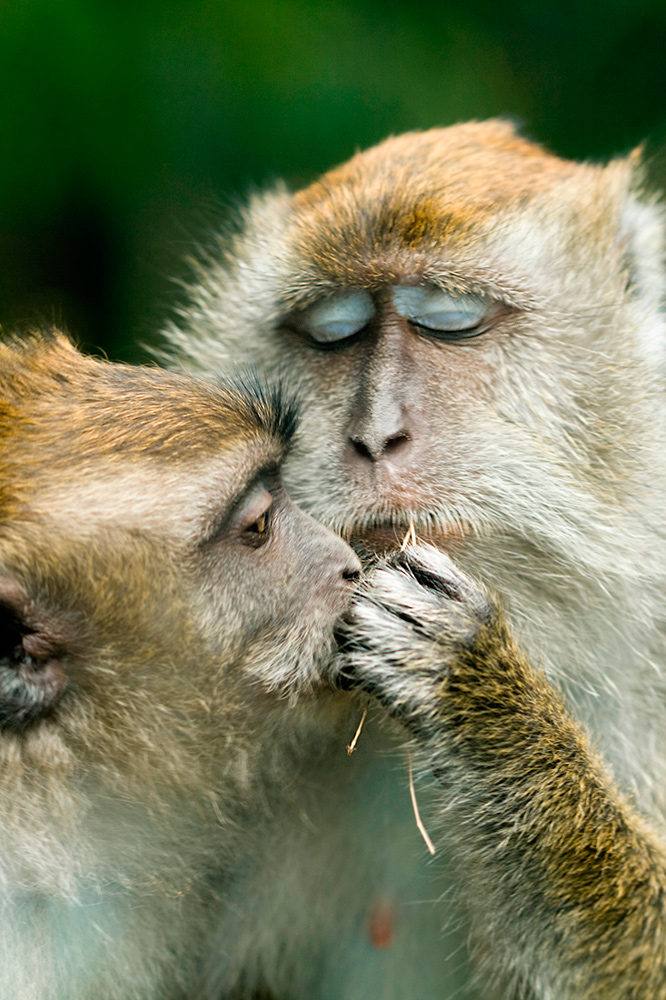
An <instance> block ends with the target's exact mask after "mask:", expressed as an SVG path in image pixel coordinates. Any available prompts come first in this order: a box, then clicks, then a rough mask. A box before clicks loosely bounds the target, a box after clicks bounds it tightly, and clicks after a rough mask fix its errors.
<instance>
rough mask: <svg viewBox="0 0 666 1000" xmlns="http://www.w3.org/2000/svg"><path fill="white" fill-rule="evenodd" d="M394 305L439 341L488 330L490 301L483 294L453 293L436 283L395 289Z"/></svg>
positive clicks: (462, 338) (465, 337)
mask: <svg viewBox="0 0 666 1000" xmlns="http://www.w3.org/2000/svg"><path fill="white" fill-rule="evenodd" d="M393 304H394V306H395V308H396V312H398V313H399V314H400V315H401V316H404V318H405V319H407V320H409V322H410V323H413V324H414V326H416V327H418V328H419V330H422V331H423V332H424V333H426V334H427V335H428V336H431V337H434V338H435V339H437V340H469V339H471V338H472V337H477V336H478V335H479V334H480V333H483V332H484V330H485V329H486V327H485V325H483V321H484V319H486V317H487V316H488V314H489V312H490V311H491V303H490V302H489V301H488V300H487V299H485V298H484V297H483V296H480V295H472V294H462V295H453V294H452V293H450V292H446V291H444V289H443V288H438V287H437V286H436V285H418V286H416V287H412V286H402V285H396V286H395V287H394V288H393Z"/></svg>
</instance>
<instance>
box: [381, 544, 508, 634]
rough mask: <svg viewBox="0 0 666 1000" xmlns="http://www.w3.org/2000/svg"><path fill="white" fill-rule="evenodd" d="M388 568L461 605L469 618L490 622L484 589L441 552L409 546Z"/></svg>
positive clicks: (491, 604)
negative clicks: (393, 568) (408, 574)
mask: <svg viewBox="0 0 666 1000" xmlns="http://www.w3.org/2000/svg"><path fill="white" fill-rule="evenodd" d="M391 565H393V566H396V567H397V568H404V569H406V570H408V571H409V572H410V573H411V575H412V576H413V577H414V579H415V580H416V581H417V582H418V583H419V584H421V586H422V587H424V588H428V589H430V590H432V591H434V592H435V593H436V594H439V595H441V596H442V597H443V598H445V599H447V600H450V601H455V602H457V603H458V604H460V605H462V606H463V607H464V608H465V609H466V611H467V612H468V613H469V614H470V616H471V617H475V618H477V619H478V620H479V621H480V622H483V623H484V624H486V625H488V624H490V623H491V621H492V619H493V617H494V611H495V608H494V602H493V601H492V599H491V597H490V595H489V594H488V592H487V590H486V589H485V587H484V586H483V585H482V584H480V583H479V582H478V581H477V580H474V579H473V578H472V577H471V576H468V574H467V573H465V572H464V571H463V570H462V569H460V567H459V566H457V565H456V563H455V562H454V561H453V559H451V557H450V556H449V555H447V553H446V552H443V551H442V550H441V549H437V548H435V546H433V545H425V544H418V545H408V546H406V547H405V548H404V549H403V550H402V551H400V552H399V553H397V554H396V555H395V556H394V557H393V558H392V559H391Z"/></svg>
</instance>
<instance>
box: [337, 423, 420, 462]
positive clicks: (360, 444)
mask: <svg viewBox="0 0 666 1000" xmlns="http://www.w3.org/2000/svg"><path fill="white" fill-rule="evenodd" d="M411 444H412V437H411V435H410V433H409V432H408V431H407V430H400V431H397V432H396V433H394V434H391V435H390V436H388V437H386V436H383V435H381V436H377V437H374V436H373V435H370V434H368V435H359V436H356V437H350V438H349V445H350V452H351V457H352V459H353V460H354V461H357V462H361V463H366V462H369V463H371V464H376V463H378V462H382V461H388V460H390V461H392V462H401V461H403V460H405V459H406V458H407V457H408V455H409V453H410V451H411Z"/></svg>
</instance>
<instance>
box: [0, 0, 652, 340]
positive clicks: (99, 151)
mask: <svg viewBox="0 0 666 1000" xmlns="http://www.w3.org/2000/svg"><path fill="white" fill-rule="evenodd" d="M665 51H666V6H664V5H663V4H661V3H657V2H656V0H607V2H606V3H604V4H603V5H599V4H598V3H592V2H591V0H581V2H574V0H565V2H560V3H558V4H555V3H543V2H540V0H539V2H538V0H522V2H521V0H518V2H515V3H512V4H497V3H496V2H493V0H478V2H477V3H476V4H473V5H470V4H469V3H468V2H463V0H443V2H440V3H437V4H432V3H431V2H430V0H413V2H412V3H409V4H405V3H403V2H398V0H356V2H354V3H349V2H347V3H345V2H342V0H329V2H327V3H326V4H311V3H308V2H306V0H256V2H252V3H250V2H249V0H178V2H176V0H137V2H135V3H130V2H129V0H68V2H67V3H63V2H62V0H3V3H2V5H1V6H0V93H2V94H3V99H2V101H1V102H0V137H1V138H0V141H1V149H2V155H1V156H0V322H1V323H2V324H3V325H5V326H7V325H11V323H12V322H13V321H14V320H16V319H17V318H20V317H25V316H26V315H28V316H29V317H30V318H32V317H34V316H35V315H37V314H39V313H41V315H42V317H43V318H45V319H47V320H55V321H57V322H60V323H65V324H66V325H67V326H68V327H69V329H70V330H71V331H72V333H73V334H74V335H75V336H76V337H79V338H81V339H82V340H84V341H85V342H86V343H87V344H88V345H89V346H101V347H103V348H105V349H106V350H108V351H109V352H110V353H111V354H112V355H114V356H122V357H127V358H131V359H135V358H136V357H137V349H136V348H135V347H133V346H132V344H133V342H134V340H135V339H136V338H137V337H138V338H139V339H144V340H149V339H150V335H151V331H152V330H154V329H155V327H156V326H157V325H158V324H159V323H160V321H161V319H162V317H163V316H164V314H165V312H166V310H167V308H168V306H169V304H172V303H173V302H174V301H175V299H176V298H177V292H176V291H175V290H174V289H173V288H172V287H170V279H172V278H173V277H178V276H179V274H182V273H183V267H184V265H183V263H182V261H183V259H184V257H185V256H186V254H187V252H188V249H189V247H190V246H191V243H192V241H193V239H197V238H200V237H201V236H202V234H205V233H206V232H207V231H208V230H209V228H210V224H211V222H213V220H215V219H216V218H218V217H219V216H220V215H224V211H225V209H224V206H223V204H222V203H221V201H222V199H223V198H225V199H228V198H229V197H233V198H235V197H237V196H238V195H242V194H243V193H244V192H245V191H246V190H247V187H248V185H249V184H256V185H260V184H263V183H265V182H267V181H270V180H271V179H273V178H275V177H279V176H285V177H286V178H287V179H288V180H289V182H290V183H292V184H294V185H297V184H300V183H303V182H305V181H307V180H309V179H310V178H311V177H313V176H314V175H315V174H317V173H319V172H321V171H323V170H324V169H326V168H327V167H329V166H331V165H332V164H334V163H335V162H337V161H342V160H345V159H347V158H348V157H349V156H350V155H351V154H352V153H353V152H354V150H355V149H356V148H358V147H365V146H368V145H371V144H373V143H375V142H377V141H378V140H379V139H381V138H383V137H384V136H385V135H387V134H389V133H391V132H401V131H404V130H406V129H410V128H427V127H429V126H431V125H444V124H450V123H452V122H454V121H457V120H462V119H467V118H473V117H478V118H482V117H487V116H489V115H498V114H499V115H508V116H511V117H513V118H516V119H517V120H518V121H519V122H521V123H523V124H524V126H525V128H526V129H527V131H528V133H529V134H530V135H532V136H533V137H534V138H536V139H538V140H540V141H543V142H545V143H546V144H547V145H549V146H550V147H551V148H553V149H554V150H555V151H556V152H558V153H561V154H564V155H567V156H578V157H581V156H583V157H585V156H592V157H604V156H607V155H611V154H613V153H618V152H624V151H626V150H628V149H629V148H631V146H633V145H635V144H637V143H639V142H641V141H642V140H643V139H645V138H650V139H651V140H652V141H653V142H654V143H655V145H656V146H658V145H659V144H660V142H661V141H662V139H663V137H664V135H666V96H665V95H666V59H664V52H665Z"/></svg>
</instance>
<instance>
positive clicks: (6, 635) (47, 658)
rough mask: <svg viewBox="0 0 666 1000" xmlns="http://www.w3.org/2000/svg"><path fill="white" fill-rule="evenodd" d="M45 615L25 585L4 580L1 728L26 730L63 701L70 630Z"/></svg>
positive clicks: (0, 586) (0, 591) (0, 579)
mask: <svg viewBox="0 0 666 1000" xmlns="http://www.w3.org/2000/svg"><path fill="white" fill-rule="evenodd" d="M63 624H64V623H62V622H59V621H58V620H57V617H56V616H55V615H54V614H53V613H46V612H44V613H42V611H41V610H40V608H39V607H38V606H37V605H36V604H35V602H34V601H32V600H31V598H30V596H29V595H28V593H27V591H26V590H25V588H24V586H23V584H21V583H19V582H18V581H17V580H15V579H14V578H12V577H8V576H0V729H6V728H22V727H24V726H25V725H27V724H28V723H30V722H32V721H33V720H34V719H37V718H39V717H40V716H43V715H46V714H47V713H48V712H49V711H50V710H51V709H52V708H53V706H54V705H55V704H56V703H57V701H58V700H59V699H60V696H61V694H62V692H63V691H64V689H65V685H66V682H67V675H66V672H65V666H64V661H65V657H66V654H67V650H68V646H69V643H68V641H67V630H66V629H65V628H64V627H63Z"/></svg>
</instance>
